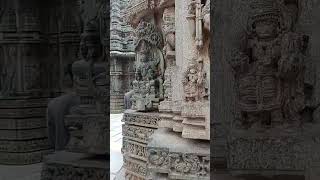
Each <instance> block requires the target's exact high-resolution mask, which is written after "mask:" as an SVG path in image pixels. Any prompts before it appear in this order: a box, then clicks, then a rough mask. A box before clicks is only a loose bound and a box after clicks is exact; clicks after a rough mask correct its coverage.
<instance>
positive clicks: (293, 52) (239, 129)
mask: <svg viewBox="0 0 320 180" xmlns="http://www.w3.org/2000/svg"><path fill="white" fill-rule="evenodd" d="M278 3H280V4H278ZM281 3H283V4H281ZM296 3H297V1H281V2H278V1H248V2H239V1H232V0H231V1H228V0H227V1H224V2H222V1H215V5H214V7H215V10H214V16H213V22H214V24H213V27H215V28H214V31H213V32H214V33H213V36H214V37H215V39H214V41H213V42H215V44H221V45H222V46H213V52H212V54H213V59H220V60H221V61H214V62H213V65H212V70H211V72H212V76H211V78H212V79H213V81H214V82H215V86H212V87H213V88H214V90H212V91H213V92H214V93H215V96H213V99H212V108H213V113H212V114H213V115H214V116H213V117H212V118H211V119H212V124H211V127H213V128H214V129H213V134H212V135H211V136H212V137H214V139H213V146H212V147H211V154H212V159H213V161H212V165H211V166H212V167H214V168H215V169H220V168H222V169H226V170H227V171H229V172H230V173H231V174H232V175H243V176H249V175H251V178H253V176H256V177H259V178H261V179H263V178H266V179H268V177H273V178H269V179H277V176H283V177H286V176H289V175H292V177H290V179H291V178H292V179H295V178H297V179H304V169H305V168H307V167H309V164H310V163H311V162H313V161H318V157H317V156H318V155H317V154H318V153H316V152H318V148H319V145H318V141H317V139H318V138H319V134H318V133H317V131H318V129H319V127H318V125H317V121H318V118H317V116H316V114H317V113H316V112H317V109H318V104H319V103H318V95H317V91H318V90H319V89H318V83H317V79H318V75H317V73H316V72H317V71H318V70H317V69H318V67H319V65H318V61H317V60H316V59H317V58H318V52H317V51H318V50H317V46H314V45H315V44H317V40H315V38H317V37H318V33H316V31H315V29H319V28H318V27H317V25H316V24H317V23H315V21H316V19H317V18H313V17H315V16H314V15H315V13H316V12H317V11H318V8H319V4H317V3H316V2H311V1H308V0H307V1H299V4H298V5H297V4H296ZM249 5H251V8H249V7H250V6H249ZM226 9H229V10H230V11H229V12H228V13H226V12H225V10H226ZM249 9H251V10H257V11H251V12H252V13H251V14H246V12H250V10H249ZM298 12H299V13H298ZM260 13H264V14H260ZM266 14H267V16H264V15H266ZM263 17H265V18H263ZM280 17H282V18H280ZM266 19H268V20H270V21H269V22H279V21H281V23H280V24H281V27H282V28H281V29H279V31H273V32H274V33H275V34H272V35H271V36H270V34H264V35H263V34H261V31H262V30H263V29H264V28H267V27H264V28H261V26H260V25H261V24H263V23H265V20H266ZM248 22H249V27H248V26H247V25H248V24H247V23H248ZM256 22H257V23H256ZM282 22H283V23H282ZM253 24H254V26H252V25H253ZM277 26H278V25H275V26H274V27H277ZM228 27H231V28H228ZM254 27H255V29H254ZM251 28H253V29H251ZM268 28H273V27H268ZM269 30H270V29H269ZM255 31H256V32H257V34H255V33H253V34H252V32H255ZM259 31H260V32H259ZM269 32H271V31H269ZM217 34H219V35H218V36H217ZM271 39H272V41H270V40H271ZM288 44H291V45H293V44H295V45H293V46H291V45H290V46H287V45H288ZM276 46H279V48H278V49H281V52H277V51H274V49H275V47H276ZM249 51H250V52H252V53H249ZM234 57H235V58H234ZM262 59H263V60H262ZM268 59H269V60H268ZM293 59H295V61H294V62H293V61H292V60H293ZM259 62H263V63H259ZM254 64H256V65H257V66H255V67H254ZM293 66H294V68H293ZM251 72H252V74H251ZM274 73H276V74H277V76H273V75H274ZM251 75H253V76H255V77H253V76H251ZM250 79H251V80H250ZM293 79H294V80H293ZM289 81H290V83H288V82H289ZM251 88H252V89H251ZM256 92H259V94H256ZM293 107H294V108H293ZM211 132H212V131H211ZM238 160H239V161H238ZM247 179H250V178H249V177H248V178H247Z"/></svg>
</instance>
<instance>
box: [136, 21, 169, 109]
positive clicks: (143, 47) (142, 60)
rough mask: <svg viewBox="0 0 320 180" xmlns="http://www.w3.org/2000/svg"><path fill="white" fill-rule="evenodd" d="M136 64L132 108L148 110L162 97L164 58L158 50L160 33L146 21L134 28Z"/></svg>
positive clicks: (155, 105) (155, 106)
mask: <svg viewBox="0 0 320 180" xmlns="http://www.w3.org/2000/svg"><path fill="white" fill-rule="evenodd" d="M136 35H137V38H138V40H137V43H136V52H137V64H136V72H135V80H134V82H133V89H134V94H133V96H132V109H134V110H138V111H149V110H154V109H157V106H158V104H159V102H160V100H162V99H163V74H164V59H163V55H162V52H161V50H160V46H161V43H162V41H161V38H162V37H161V34H160V33H158V32H157V31H156V29H155V26H154V25H153V24H151V23H148V22H144V21H142V22H140V24H139V25H138V27H137V29H136Z"/></svg>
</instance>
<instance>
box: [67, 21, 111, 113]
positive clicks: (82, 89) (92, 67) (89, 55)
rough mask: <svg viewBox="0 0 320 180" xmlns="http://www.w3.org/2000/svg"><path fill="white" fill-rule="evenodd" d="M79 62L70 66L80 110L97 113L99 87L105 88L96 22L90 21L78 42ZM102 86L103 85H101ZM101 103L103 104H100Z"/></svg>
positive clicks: (104, 67)
mask: <svg viewBox="0 0 320 180" xmlns="http://www.w3.org/2000/svg"><path fill="white" fill-rule="evenodd" d="M80 54H81V60H79V61H76V62H74V63H73V65H72V72H73V75H74V88H75V91H76V93H77V95H78V96H79V97H80V101H81V102H80V106H79V107H82V108H80V109H81V110H82V111H83V112H82V113H84V112H85V113H88V112H89V111H90V112H91V111H92V112H93V113H97V106H100V103H98V101H100V100H102V99H101V98H97V97H100V95H101V93H102V94H103V92H101V87H100V86H105V82H102V81H104V80H105V79H106V77H105V74H106V64H105V62H103V60H102V46H101V43H100V36H99V34H98V27H97V22H96V21H95V20H91V21H89V22H88V24H87V25H86V26H85V32H84V33H83V34H82V36H81V42H80ZM102 84H104V85H102ZM102 103H103V102H102Z"/></svg>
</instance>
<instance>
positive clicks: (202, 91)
mask: <svg viewBox="0 0 320 180" xmlns="http://www.w3.org/2000/svg"><path fill="white" fill-rule="evenodd" d="M205 76H206V74H205V72H204V70H203V61H202V60H198V61H195V62H192V63H190V65H189V66H188V68H187V70H186V71H185V74H184V79H183V82H182V83H183V89H184V98H185V101H187V102H189V101H202V100H205V99H206V97H207V96H208V94H207V89H206V82H205V79H206V77H205Z"/></svg>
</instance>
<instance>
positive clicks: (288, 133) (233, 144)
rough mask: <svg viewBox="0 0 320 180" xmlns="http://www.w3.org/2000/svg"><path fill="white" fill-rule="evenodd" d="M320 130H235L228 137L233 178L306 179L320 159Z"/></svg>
mask: <svg viewBox="0 0 320 180" xmlns="http://www.w3.org/2000/svg"><path fill="white" fill-rule="evenodd" d="M319 137H320V136H319V133H318V132H317V127H313V128H311V127H307V126H304V127H302V128H300V127H279V128H270V129H258V128H253V129H249V130H233V131H232V133H231V136H230V137H229V138H228V147H229V148H228V149H229V152H228V154H229V156H228V168H229V170H230V172H231V174H233V175H237V176H238V175H255V174H260V175H261V176H266V177H268V176H281V175H294V176H302V177H303V176H304V174H305V169H306V168H307V167H309V164H310V163H311V162H312V161H315V160H319V157H320V155H319V147H320V146H319Z"/></svg>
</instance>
